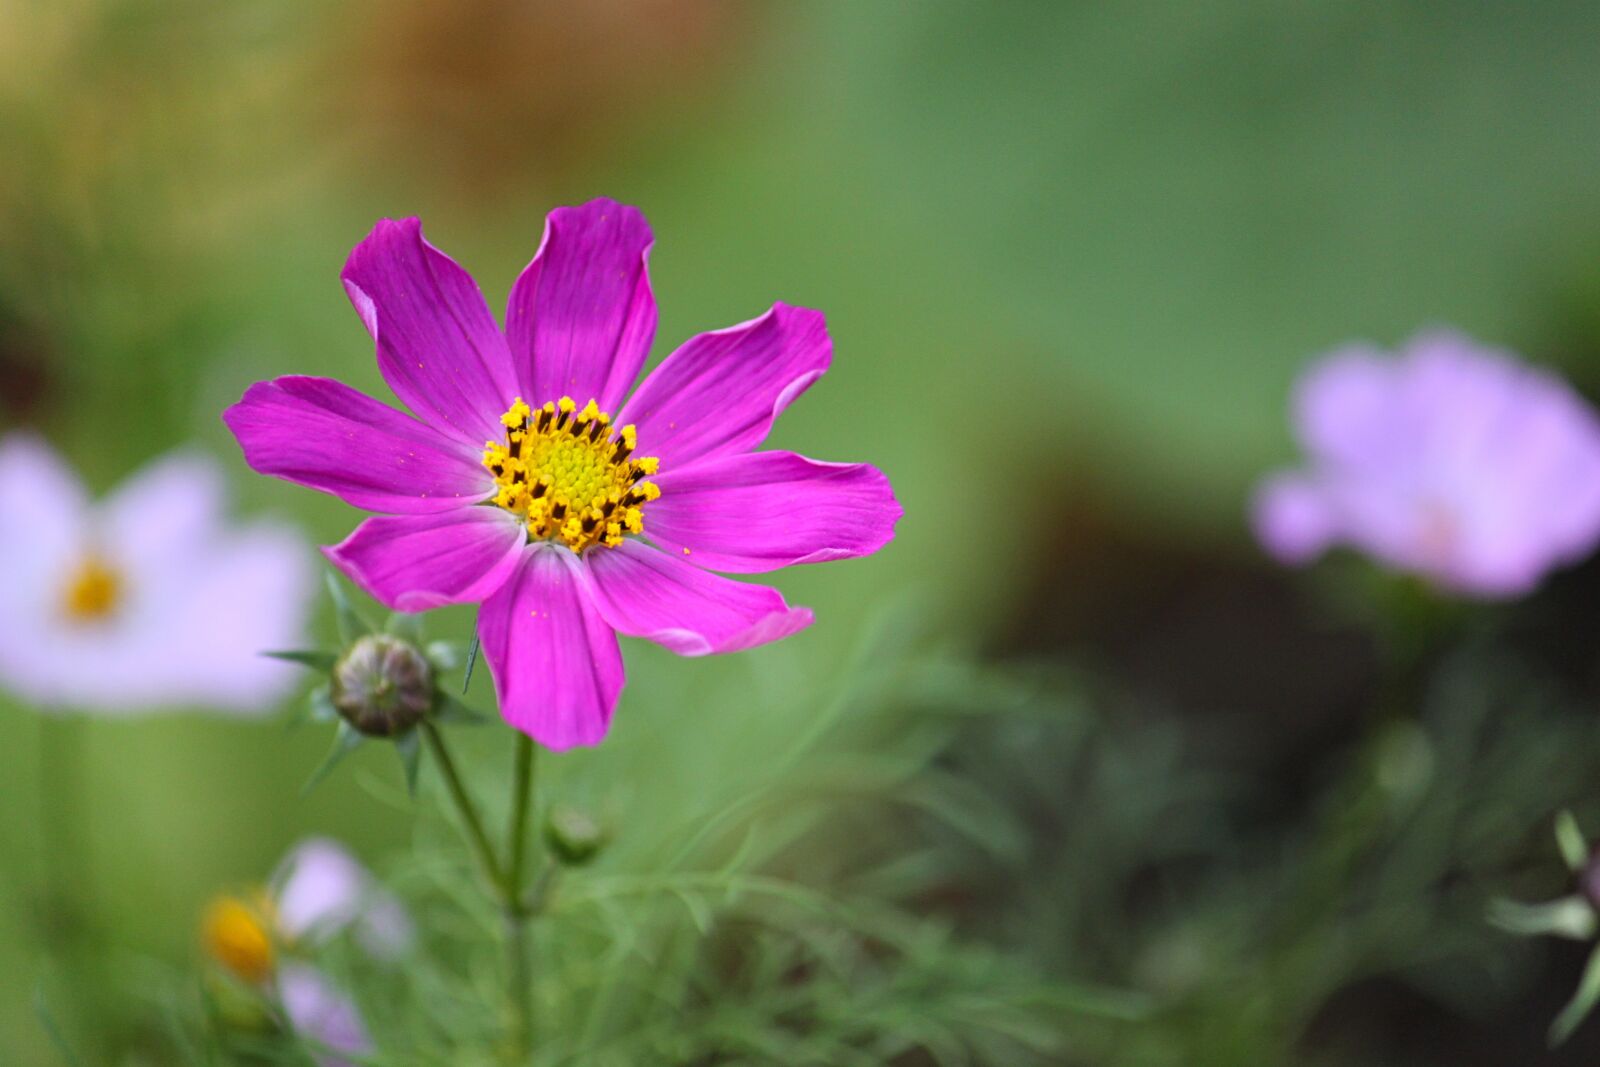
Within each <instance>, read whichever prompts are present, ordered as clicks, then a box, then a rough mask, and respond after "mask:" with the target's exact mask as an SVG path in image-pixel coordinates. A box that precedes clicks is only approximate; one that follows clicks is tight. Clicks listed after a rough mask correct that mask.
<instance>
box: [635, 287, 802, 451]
mask: <svg viewBox="0 0 1600 1067" xmlns="http://www.w3.org/2000/svg"><path fill="white" fill-rule="evenodd" d="M832 355H833V343H832V342H831V341H830V340H829V339H828V328H827V325H826V323H825V322H824V321H823V317H822V313H821V312H819V311H810V310H808V309H806V308H797V307H791V306H789V305H788V304H774V305H773V306H772V310H770V311H768V312H767V313H766V314H765V315H762V316H761V317H760V318H758V319H752V320H751V321H749V322H746V323H742V324H740V325H738V326H730V327H728V328H727V329H726V330H716V331H714V332H712V333H703V334H700V335H699V336H698V337H691V338H690V339H689V340H688V341H686V342H684V344H683V346H682V347H681V348H679V349H678V350H677V351H676V352H674V353H672V355H670V356H668V357H667V358H666V359H665V360H663V361H662V363H661V366H659V367H657V368H656V369H655V370H654V371H652V372H651V373H650V376H649V377H648V378H646V379H645V380H644V382H643V384H641V385H640V386H639V389H638V391H637V392H635V393H634V394H633V396H632V397H630V398H629V399H628V403H627V404H626V405H625V406H624V407H623V410H622V413H621V414H620V415H619V416H618V418H617V422H618V423H619V424H626V423H630V422H631V423H635V424H637V425H638V427H639V449H638V452H639V454H640V455H642V456H658V457H660V459H661V469H662V470H663V471H667V470H671V469H672V468H674V467H679V466H682V465H684V464H686V463H689V462H690V461H692V460H696V459H704V458H709V457H712V456H722V455H728V454H731V453H737V452H747V451H749V450H750V449H752V448H754V447H755V446H756V445H759V444H760V443H761V442H762V441H763V440H764V439H765V438H766V436H767V432H768V430H770V429H771V427H772V422H773V420H774V419H776V418H777V417H778V415H779V414H780V413H782V411H783V409H784V408H786V407H788V406H789V403H790V402H791V401H792V400H794V398H795V397H797V396H799V395H800V394H801V393H803V392H805V391H806V389H807V387H809V386H810V385H811V383H812V382H814V381H816V380H817V379H818V378H820V377H821V376H822V373H823V372H824V371H826V370H827V369H828V362H829V360H830V359H831V358H832Z"/></svg>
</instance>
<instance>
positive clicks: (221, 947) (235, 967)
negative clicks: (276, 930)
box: [200, 893, 275, 982]
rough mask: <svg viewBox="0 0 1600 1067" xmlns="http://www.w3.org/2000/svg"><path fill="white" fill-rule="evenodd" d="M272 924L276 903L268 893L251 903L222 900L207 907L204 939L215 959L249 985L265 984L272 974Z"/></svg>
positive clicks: (216, 900) (228, 897)
mask: <svg viewBox="0 0 1600 1067" xmlns="http://www.w3.org/2000/svg"><path fill="white" fill-rule="evenodd" d="M272 925H273V908H272V901H271V900H270V899H268V897H267V895H266V894H265V893H257V894H255V895H254V896H253V897H252V898H251V899H250V900H243V899H240V898H239V897H232V896H224V897H218V898H217V899H215V900H213V901H212V902H211V905H210V907H208V908H206V914H205V919H204V920H203V921H202V922H201V926H200V933H201V940H202V942H203V943H204V945H205V949H206V952H207V953H208V954H209V955H210V956H211V958H212V959H214V960H216V961H217V962H218V963H220V964H222V966H224V967H226V968H227V969H228V970H230V971H232V972H233V973H234V974H236V975H238V976H239V977H240V978H243V979H244V980H245V981H247V982H261V981H264V980H266V979H267V978H268V977H270V976H271V974H272V966H273V959H274V955H275V953H274V951H273V947H272V934H271V928H272Z"/></svg>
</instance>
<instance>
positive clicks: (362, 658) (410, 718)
mask: <svg viewBox="0 0 1600 1067" xmlns="http://www.w3.org/2000/svg"><path fill="white" fill-rule="evenodd" d="M329 697H330V699H331V700H332V701H333V706H334V707H335V708H337V709H338V711H339V714H340V715H341V716H342V717H343V718H344V720H345V721H346V722H348V723H349V724H350V725H351V726H353V727H355V728H356V729H357V730H358V731H360V732H361V733H363V734H366V735H367V736H369V737H395V736H397V735H399V734H403V733H405V732H406V731H407V730H409V729H411V728H412V727H413V726H415V725H416V724H417V723H419V722H421V721H422V717H423V716H424V715H426V714H428V711H429V710H430V709H431V708H432V707H433V701H434V692H433V668H432V667H431V666H430V665H429V664H428V660H427V658H426V657H425V656H423V654H422V653H421V652H419V651H418V650H417V648H416V646H414V645H411V644H409V643H407V642H405V641H402V640H400V639H399V638H398V637H392V636H390V635H389V634H367V635H366V636H364V637H360V638H357V639H356V643H355V644H353V645H351V646H350V650H349V651H348V652H346V653H345V654H344V656H343V657H342V658H341V659H340V660H339V662H338V663H336V664H334V666H333V682H332V684H331V686H330V689H329Z"/></svg>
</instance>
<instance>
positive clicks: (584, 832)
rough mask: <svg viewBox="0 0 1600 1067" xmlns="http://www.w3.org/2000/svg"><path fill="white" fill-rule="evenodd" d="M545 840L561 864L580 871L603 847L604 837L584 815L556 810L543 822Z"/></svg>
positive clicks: (586, 815)
mask: <svg viewBox="0 0 1600 1067" xmlns="http://www.w3.org/2000/svg"><path fill="white" fill-rule="evenodd" d="M544 840H545V844H547V845H549V846H550V851H551V852H553V853H555V855H556V858H557V859H558V860H560V861H561V862H562V863H563V864H565V865H566V866H568V867H581V866H583V865H584V864H585V863H588V862H589V861H590V860H592V859H594V857H595V853H597V852H599V851H600V847H601V846H602V845H604V844H605V843H606V835H605V831H604V830H603V829H602V828H601V826H600V824H599V823H598V822H596V821H595V820H594V819H593V818H592V817H590V815H589V814H588V813H587V812H584V811H579V810H578V809H577V808H568V807H558V808H554V809H552V810H551V812H550V815H549V817H548V818H546V819H545V823H544Z"/></svg>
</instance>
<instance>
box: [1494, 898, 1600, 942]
mask: <svg viewBox="0 0 1600 1067" xmlns="http://www.w3.org/2000/svg"><path fill="white" fill-rule="evenodd" d="M1488 918H1489V922H1490V923H1492V924H1493V925H1495V926H1498V927H1499V928H1500V929H1502V930H1504V931H1506V932H1507V933H1510V934H1519V935H1521V936H1523V937H1542V936H1546V935H1548V936H1551V937H1565V938H1568V939H1569V940H1572V941H1587V940H1589V939H1590V938H1591V937H1593V936H1594V935H1595V930H1596V926H1597V924H1596V921H1595V913H1594V908H1592V907H1590V906H1589V902H1588V901H1587V900H1584V899H1583V898H1582V897H1576V896H1573V897H1562V898H1561V899H1560V900H1552V901H1550V902H1548V903H1545V904H1519V903H1517V902H1516V901H1514V900H1492V901H1490V902H1489V916H1488Z"/></svg>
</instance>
